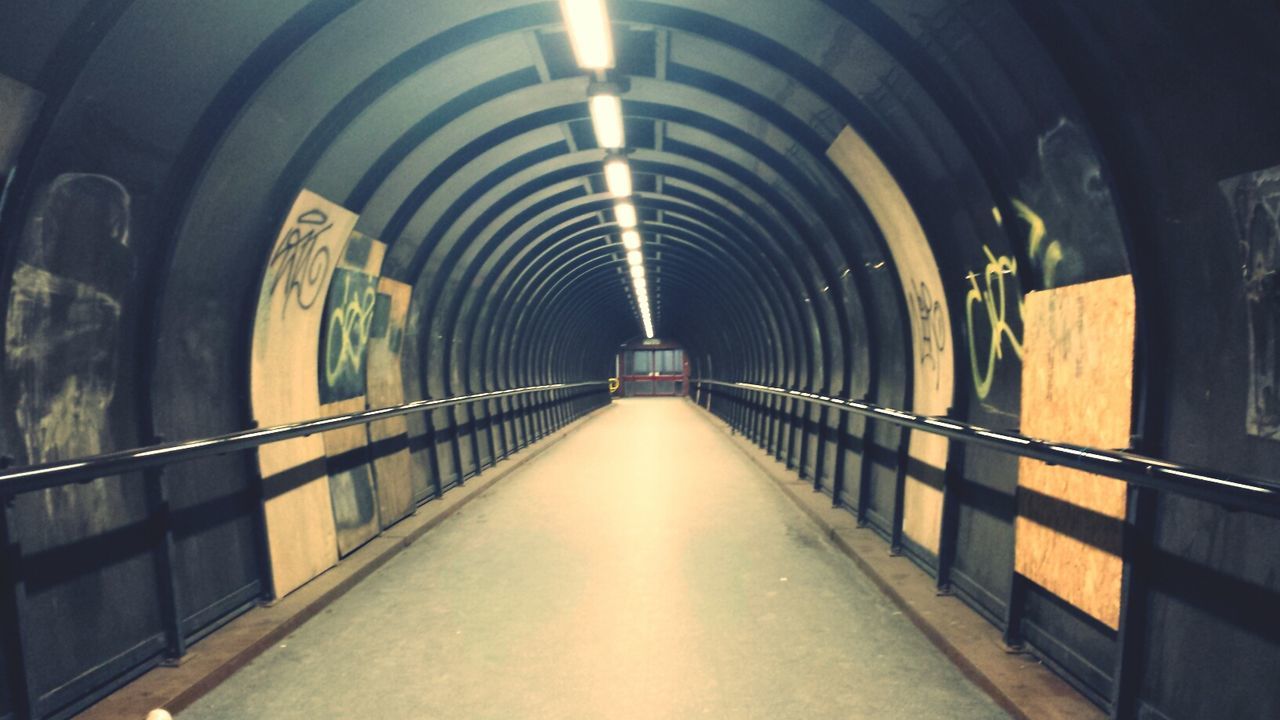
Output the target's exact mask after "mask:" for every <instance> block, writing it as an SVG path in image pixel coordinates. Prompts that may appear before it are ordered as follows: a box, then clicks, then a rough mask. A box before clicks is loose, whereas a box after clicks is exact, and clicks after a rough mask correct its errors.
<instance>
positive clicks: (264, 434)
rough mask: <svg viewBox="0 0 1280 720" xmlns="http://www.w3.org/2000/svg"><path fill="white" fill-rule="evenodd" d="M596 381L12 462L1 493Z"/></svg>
mask: <svg viewBox="0 0 1280 720" xmlns="http://www.w3.org/2000/svg"><path fill="white" fill-rule="evenodd" d="M595 385H599V386H601V387H602V388H603V387H604V386H605V385H606V381H604V380H599V381H591V382H579V383H557V384H553V385H537V386H533V387H525V388H514V389H511V390H494V391H491V392H484V393H476V394H474V395H460V396H458V397H451V398H442V399H439V400H417V401H414V402H410V403H405V404H403V405H395V406H392V407H385V408H377V409H375V410H365V411H362V412H357V413H349V414H346V415H334V416H332V417H326V418H319V419H316V420H307V421H305V422H298V423H290V424H286V425H275V426H272V427H268V428H258V429H253V430H242V431H240V432H234V433H228V434H226V435H217V436H214V437H208V438H200V439H197V440H184V441H181V442H169V443H161V444H158V445H149V446H146V447H140V448H133V449H131V450H120V451H117V452H110V453H103V454H101V455H93V456H91V457H83V458H77V459H74V460H61V461H56V462H48V463H41V464H39V465H28V466H26V467H18V468H12V469H8V470H3V471H0V497H11V496H13V495H18V494H21V493H26V492H32V491H35V490H45V489H48V488H53V487H58V486H61V485H71V484H74V483H81V482H88V481H90V480H93V479H95V478H99V477H106V476H109V475H117V474H120V473H128V472H135V471H138V470H146V469H148V468H152V467H158V466H163V465H169V464H172V463H177V462H182V461H186V460H196V459H198V458H203V457H210V456H213V455H225V454H227V453H232V452H236V451H238V450H248V449H252V448H256V447H259V446H262V445H266V444H268V443H274V442H280V441H282V440H289V439H292V438H297V437H305V436H307V435H314V434H315V433H323V432H328V431H330V430H337V429H339V428H344V427H348V426H351V425H362V424H366V423H373V422H378V421H380V420H387V419H389V418H393V417H399V416H402V415H411V414H414V413H423V412H429V411H432V410H439V409H441V408H448V407H453V406H456V405H465V404H468V403H475V402H484V401H486V400H498V399H501V398H507V397H514V396H519V395H529V394H532V393H540V392H553V391H556V390H572V389H575V388H581V387H590V386H595Z"/></svg>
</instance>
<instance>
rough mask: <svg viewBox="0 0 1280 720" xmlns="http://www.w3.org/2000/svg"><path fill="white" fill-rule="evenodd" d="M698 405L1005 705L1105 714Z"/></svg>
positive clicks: (1049, 715) (1084, 717)
mask: <svg viewBox="0 0 1280 720" xmlns="http://www.w3.org/2000/svg"><path fill="white" fill-rule="evenodd" d="M690 402H692V401H690ZM698 409H699V410H700V411H701V413H700V414H701V415H702V416H703V418H704V419H706V420H707V422H709V423H710V424H711V425H712V426H714V427H715V428H716V429H717V430H719V431H720V432H722V433H724V435H725V436H726V437H727V438H728V439H729V440H730V442H731V443H733V445H734V447H736V448H737V449H738V450H739V451H741V452H742V454H743V455H745V456H747V458H749V459H750V460H751V462H752V463H754V464H755V466H756V467H757V468H759V470H760V471H761V473H762V474H764V475H765V476H766V477H768V478H769V479H770V480H772V481H773V482H774V484H775V485H777V487H778V489H780V490H781V491H782V492H783V494H784V495H786V496H787V497H788V498H789V499H790V500H791V501H792V502H793V503H795V504H796V506H798V507H799V508H800V510H801V511H803V512H804V514H805V515H807V516H809V519H810V520H812V521H813V523H814V524H815V525H817V526H818V527H819V528H820V529H821V530H822V532H823V533H824V534H825V535H826V536H827V537H828V538H829V539H830V540H831V542H832V543H834V544H835V545H836V547H838V548H840V550H841V552H843V553H844V554H845V555H847V556H849V558H850V559H851V560H853V562H854V564H855V565H857V566H858V569H859V570H861V571H862V572H863V573H864V574H865V575H866V576H867V577H868V578H869V579H870V580H871V582H872V583H874V584H875V586H876V587H878V588H879V589H880V591H881V592H883V593H884V594H885V595H886V596H887V597H888V598H889V599H890V600H891V601H892V602H893V604H894V605H896V606H898V608H900V609H901V610H902V613H903V614H904V615H906V616H907V617H908V618H909V619H910V620H911V622H912V624H914V625H915V626H916V627H917V628H918V629H919V630H920V631H921V632H922V633H924V635H925V637H927V638H928V639H929V641H930V642H932V643H933V644H934V645H935V646H937V647H938V649H939V650H941V651H942V653H943V654H944V655H946V656H947V658H948V659H950V660H951V661H952V662H953V663H955V664H956V666H957V667H958V668H960V671H961V672H962V673H964V675H965V676H966V677H968V678H969V679H970V680H971V681H973V682H974V683H975V684H976V685H977V686H978V687H979V688H981V689H982V690H983V691H984V692H986V693H987V694H988V695H990V696H991V698H992V699H993V700H995V701H996V703H997V704H998V705H999V706H1000V707H1001V708H1003V709H1004V710H1006V711H1007V712H1009V713H1010V714H1011V715H1013V716H1014V717H1015V718H1019V719H1020V720H1105V718H1106V717H1107V716H1106V714H1105V713H1103V712H1102V711H1101V710H1100V709H1098V707H1097V706H1096V705H1094V704H1093V703H1091V702H1089V701H1088V700H1086V699H1085V697H1084V696H1083V695H1081V694H1080V693H1078V692H1076V690H1075V689H1074V688H1072V687H1071V686H1070V685H1068V684H1067V682H1066V681H1065V680H1063V679H1062V678H1060V677H1058V676H1057V675H1055V674H1053V672H1051V671H1050V670H1049V669H1048V668H1046V667H1045V666H1044V665H1042V664H1041V663H1040V662H1038V661H1037V660H1035V658H1033V657H1031V656H1030V655H1028V654H1026V653H1016V652H1010V651H1009V650H1008V649H1007V648H1006V647H1005V645H1004V642H1003V640H1002V638H1001V635H1000V631H999V630H997V629H996V627H995V626H994V625H991V624H990V623H988V622H987V621H986V620H985V619H983V618H982V617H981V616H979V615H978V613H976V612H974V611H973V610H972V609H971V608H969V607H968V606H967V605H965V604H964V603H963V602H962V601H961V600H960V599H958V598H956V597H951V596H943V595H939V594H938V590H937V588H935V587H934V583H933V578H931V577H929V576H928V574H926V573H925V572H924V571H922V570H921V569H920V568H919V567H917V566H916V565H915V564H914V563H913V562H911V561H910V560H909V559H907V558H906V557H895V556H892V555H890V554H889V549H888V546H887V545H885V543H884V541H883V540H882V539H881V538H880V536H879V535H877V534H875V532H874V531H872V530H870V529H868V528H860V527H858V521H857V519H856V518H855V517H854V516H853V514H851V513H849V512H848V511H846V510H843V509H841V508H834V507H832V506H831V498H830V496H828V495H825V494H823V493H821V492H815V491H814V489H813V484H812V482H811V481H808V480H802V479H801V478H800V476H799V475H798V474H797V473H796V471H795V470H788V469H787V468H786V466H785V465H783V463H781V462H779V461H777V460H775V459H774V458H773V456H772V455H769V454H768V453H766V452H765V451H764V450H763V449H761V448H760V447H758V446H757V445H756V444H755V443H753V442H751V441H750V440H749V439H747V438H746V437H744V436H742V435H740V434H738V433H737V432H735V431H733V429H732V428H730V427H729V425H728V423H726V422H725V421H724V420H722V419H720V418H719V417H718V416H716V415H713V414H712V413H711V412H710V411H708V410H706V409H705V408H703V407H701V406H698Z"/></svg>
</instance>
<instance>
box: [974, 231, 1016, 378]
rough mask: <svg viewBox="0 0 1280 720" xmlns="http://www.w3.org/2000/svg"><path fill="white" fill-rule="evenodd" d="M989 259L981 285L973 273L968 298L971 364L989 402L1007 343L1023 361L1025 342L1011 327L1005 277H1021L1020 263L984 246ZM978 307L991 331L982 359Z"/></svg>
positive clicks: (982, 320)
mask: <svg viewBox="0 0 1280 720" xmlns="http://www.w3.org/2000/svg"><path fill="white" fill-rule="evenodd" d="M982 252H983V253H984V254H986V256H987V266H986V267H985V268H983V270H982V275H981V282H980V281H979V275H978V274H977V273H969V275H968V278H967V279H968V280H969V292H968V293H966V294H965V298H964V314H965V321H966V322H967V326H968V330H969V364H970V367H971V369H972V371H973V384H974V387H975V388H976V389H977V392H978V397H979V398H981V399H984V400H985V399H986V397H987V395H988V394H990V393H991V384H992V383H993V382H994V381H995V376H996V361H998V360H1000V359H1001V358H1002V357H1004V341H1005V339H1008V341H1009V347H1010V349H1012V350H1013V353H1014V354H1015V355H1017V356H1018V358H1019V359H1021V358H1022V341H1021V340H1020V339H1019V338H1018V336H1017V334H1015V333H1014V331H1013V327H1012V326H1011V325H1010V324H1009V305H1010V302H1009V293H1008V290H1007V289H1006V288H1005V276H1006V275H1013V276H1016V275H1017V274H1018V262H1017V260H1014V259H1013V258H1011V257H1008V256H1003V255H1002V256H1000V257H996V255H995V253H993V252H991V248H989V247H987V246H986V245H983V246H982ZM1022 304H1023V303H1022V297H1021V296H1020V295H1019V297H1018V298H1017V302H1016V306H1017V311H1018V317H1019V318H1021V317H1022ZM978 307H981V308H982V312H981V313H979V315H978V317H979V318H980V321H981V322H983V324H984V326H985V327H986V328H989V329H990V335H989V341H988V342H987V346H986V347H985V348H984V350H985V355H986V357H985V358H981V359H980V358H979V356H980V355H981V354H983V353H981V352H980V350H979V347H978V344H979V340H978V334H977V332H976V331H977V325H976V324H975V320H974V311H975V309H977V308H978Z"/></svg>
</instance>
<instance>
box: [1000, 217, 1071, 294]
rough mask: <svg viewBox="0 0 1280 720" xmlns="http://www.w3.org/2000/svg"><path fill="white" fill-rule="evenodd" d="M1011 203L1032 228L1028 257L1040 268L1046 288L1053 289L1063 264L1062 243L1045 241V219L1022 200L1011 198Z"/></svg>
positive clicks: (1028, 238)
mask: <svg viewBox="0 0 1280 720" xmlns="http://www.w3.org/2000/svg"><path fill="white" fill-rule="evenodd" d="M1010 201H1011V202H1012V203H1013V209H1014V210H1017V211H1018V217H1020V218H1022V220H1023V221H1024V222H1026V223H1027V226H1028V227H1029V228H1030V229H1029V230H1028V232H1027V257H1030V258H1031V259H1032V260H1034V261H1035V262H1036V263H1037V264H1038V265H1039V266H1040V277H1041V280H1043V281H1044V287H1046V288H1051V287H1053V281H1054V273H1055V272H1056V271H1057V269H1058V263H1060V262H1062V243H1060V242H1058V241H1057V240H1050V241H1049V242H1047V243H1046V242H1045V241H1044V239H1045V236H1046V235H1047V234H1048V230H1047V229H1046V227H1045V224H1044V218H1041V217H1040V215H1039V214H1038V213H1036V211H1035V210H1032V209H1031V208H1030V207H1029V206H1028V205H1027V204H1026V203H1024V202H1022V201H1021V200H1019V199H1017V198H1011V199H1010Z"/></svg>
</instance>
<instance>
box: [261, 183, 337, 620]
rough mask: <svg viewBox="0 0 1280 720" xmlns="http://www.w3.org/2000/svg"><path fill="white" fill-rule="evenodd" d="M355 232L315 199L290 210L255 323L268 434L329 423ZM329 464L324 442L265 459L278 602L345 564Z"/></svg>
mask: <svg viewBox="0 0 1280 720" xmlns="http://www.w3.org/2000/svg"><path fill="white" fill-rule="evenodd" d="M355 223H356V216H355V215H354V214H353V213H351V212H348V211H347V210H345V209H343V208H342V207H340V206H338V205H336V204H334V203H332V202H329V201H328V200H325V199H324V198H322V197H320V196H319V195H316V194H315V193H312V192H310V191H307V190H304V191H302V192H301V193H299V195H298V199H297V200H296V201H294V204H293V207H292V208H291V209H290V210H289V214H288V216H287V219H286V220H285V223H284V226H283V227H282V228H281V229H280V235H279V237H277V238H276V242H275V244H274V246H273V247H272V251H271V255H270V258H269V260H268V262H267V267H266V270H265V272H264V275H263V279H262V289H261V291H260V294H259V297H258V311H257V316H256V317H255V319H254V328H253V353H252V360H251V364H250V389H251V403H252V406H253V416H254V419H255V420H256V421H257V422H258V424H259V425H263V426H266V425H276V424H280V423H287V422H297V421H301V420H308V419H311V418H315V417H317V416H319V415H320V395H319V392H318V388H317V386H316V380H315V378H316V364H317V358H318V357H319V356H320V344H319V343H320V324H321V322H322V320H323V318H324V299H325V297H326V296H327V295H328V292H329V284H330V281H331V280H332V278H333V272H334V268H335V267H336V266H337V260H338V257H339V254H340V252H341V251H342V249H343V247H344V245H345V243H346V240H347V236H349V235H350V234H351V230H352V228H353V227H355ZM324 459H325V451H324V440H322V439H321V438H320V437H317V436H311V437H304V438H296V439H293V440H288V441H285V442H280V443H272V444H270V445H264V446H263V447H261V448H260V449H259V450H258V466H259V469H260V470H261V472H262V477H263V483H264V489H265V492H266V498H267V500H266V508H265V514H266V522H267V541H268V544H269V548H270V555H271V568H272V582H273V585H274V589H275V594H276V596H277V597H279V596H283V595H285V594H287V593H289V592H290V591H292V590H294V589H296V588H297V587H299V586H300V585H302V584H303V583H305V582H307V581H308V580H310V579H311V578H313V577H315V576H316V575H319V574H320V573H322V572H324V571H325V570H326V569H328V568H329V567H330V566H332V565H333V564H334V563H335V562H336V561H337V559H338V555H337V542H336V532H335V529H334V524H333V511H332V508H331V503H330V498H329V483H328V481H327V479H326V473H325V462H324Z"/></svg>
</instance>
